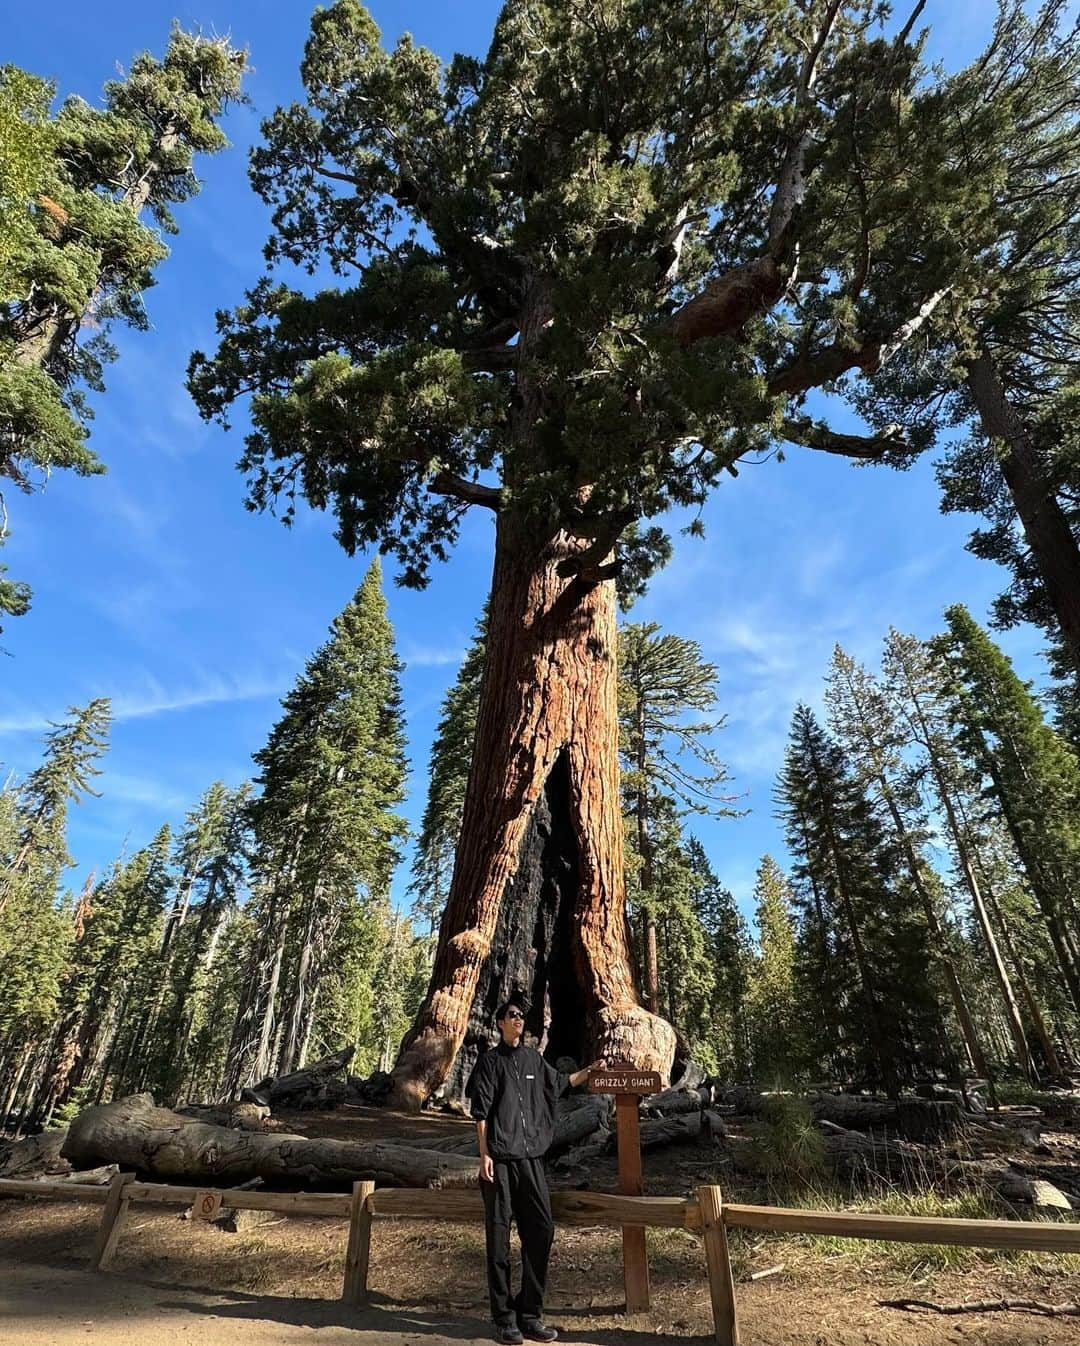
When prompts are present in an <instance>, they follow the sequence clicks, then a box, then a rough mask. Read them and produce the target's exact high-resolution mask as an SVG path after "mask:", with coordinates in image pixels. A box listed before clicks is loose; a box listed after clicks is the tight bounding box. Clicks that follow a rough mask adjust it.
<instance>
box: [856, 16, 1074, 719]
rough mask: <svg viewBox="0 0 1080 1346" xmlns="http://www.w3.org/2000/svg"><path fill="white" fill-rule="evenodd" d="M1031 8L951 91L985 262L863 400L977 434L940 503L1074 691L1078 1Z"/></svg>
mask: <svg viewBox="0 0 1080 1346" xmlns="http://www.w3.org/2000/svg"><path fill="white" fill-rule="evenodd" d="M1029 8H1030V7H1029V6H1028V5H1027V4H1025V3H1024V0H998V16H997V21H996V23H995V26H994V32H993V35H992V38H991V41H990V44H989V46H988V47H987V49H986V51H985V52H984V53H983V54H982V55H981V57H980V58H979V59H978V60H977V61H975V62H974V63H973V64H972V65H971V66H970V67H969V68H968V69H966V70H964V71H962V72H961V73H960V74H958V75H956V76H954V77H953V78H952V79H951V80H949V81H948V84H947V88H946V90H945V93H944V103H943V107H942V116H941V129H942V132H943V135H944V137H945V141H946V142H947V141H949V140H950V139H951V140H952V142H953V143H952V147H951V149H949V150H948V151H947V158H948V161H949V162H950V165H951V171H952V172H955V173H957V174H960V175H963V176H965V177H966V178H967V179H968V180H969V181H971V182H976V181H977V182H979V183H980V184H981V186H982V189H983V191H984V193H985V196H984V210H983V211H982V212H981V218H979V219H977V220H972V221H971V222H970V224H969V225H967V226H965V229H966V231H967V232H968V237H969V239H971V240H972V241H973V242H974V240H975V239H976V238H977V237H979V236H981V237H982V238H983V239H984V240H987V241H989V244H990V246H989V249H988V251H987V252H986V262H985V266H983V267H982V268H981V269H979V270H976V272H974V273H971V274H969V275H968V277H966V278H960V279H959V283H958V284H957V285H956V286H955V287H954V288H952V289H951V291H950V293H949V295H948V296H947V297H946V299H945V301H944V302H943V303H942V304H941V305H940V306H939V308H938V310H937V311H936V313H935V314H934V315H933V317H932V318H931V320H930V321H929V322H928V323H927V324H926V326H925V328H924V333H925V337H926V341H925V343H924V344H923V347H922V349H920V350H919V351H918V352H915V351H914V350H911V349H910V348H908V349H907V350H905V351H901V352H898V355H897V358H896V359H895V360H894V361H892V362H891V364H890V365H889V367H888V369H887V370H886V371H885V372H884V374H883V375H882V376H879V377H877V378H874V379H873V380H871V384H870V386H869V387H867V388H866V389H865V391H864V393H863V395H862V396H861V397H860V398H858V399H857V400H858V405H859V407H860V409H861V410H862V411H863V412H864V414H866V415H867V417H868V418H869V419H870V420H871V422H872V423H874V424H877V425H879V426H884V425H889V426H892V427H895V426H896V425H897V424H906V425H909V426H911V427H912V430H911V432H910V433H909V435H908V439H909V443H910V444H911V445H912V447H914V448H915V449H921V448H925V447H926V445H927V444H928V442H929V441H930V439H931V438H932V437H933V435H934V434H935V433H937V432H941V431H950V430H951V429H952V428H953V427H956V426H961V427H963V428H964V429H965V430H966V431H967V432H968V433H967V434H966V435H962V436H960V437H956V436H953V435H950V440H951V441H952V442H951V443H950V444H949V445H948V447H947V449H946V453H945V456H944V458H943V459H942V461H941V462H940V463H939V464H938V477H939V482H940V484H941V487H942V506H943V508H944V509H945V510H946V511H966V512H970V513H974V514H980V515H982V516H983V519H984V520H985V523H984V524H983V525H980V527H978V528H977V529H975V531H974V532H973V533H972V535H971V537H970V540H969V542H968V548H969V550H970V551H972V552H974V553H975V555H976V556H981V557H986V558H987V559H990V560H994V561H997V562H998V563H999V564H1001V565H1003V566H1005V567H1007V568H1008V570H1009V571H1010V572H1011V579H1010V584H1009V587H1008V589H1007V590H1006V591H1005V593H1003V594H1002V595H1001V597H1000V598H999V599H998V601H997V602H996V604H995V606H994V614H995V622H996V623H1000V624H1001V625H1005V626H1011V625H1014V624H1015V623H1017V622H1019V621H1033V622H1036V623H1037V624H1038V625H1040V626H1042V627H1043V629H1044V630H1046V631H1047V633H1048V634H1049V635H1050V637H1051V639H1052V641H1053V642H1054V643H1055V644H1056V646H1057V647H1058V649H1059V655H1060V661H1061V665H1062V671H1063V672H1065V670H1066V669H1067V671H1068V675H1069V679H1070V682H1071V683H1072V687H1073V694H1074V695H1075V689H1076V685H1077V679H1078V677H1080V513H1078V511H1077V507H1076V503H1075V502H1076V488H1077V486H1078V484H1080V476H1078V469H1077V464H1078V462H1080V457H1078V454H1077V441H1076V432H1075V425H1076V416H1075V401H1076V380H1075V369H1076V365H1077V361H1078V359H1080V339H1078V334H1077V329H1076V322H1075V312H1076V303H1077V299H1078V297H1080V223H1078V222H1080V136H1078V134H1077V111H1076V109H1077V103H1078V95H1080V33H1078V31H1077V29H1076V26H1075V23H1074V22H1073V18H1072V16H1071V15H1070V13H1069V6H1068V4H1067V3H1066V0H1044V2H1043V3H1042V4H1040V6H1039V7H1038V9H1037V10H1036V11H1035V12H1034V13H1029ZM905 284H906V282H901V284H900V286H899V287H898V289H897V291H896V297H897V302H903V301H904V297H905V295H904V286H905ZM900 461H901V462H902V463H906V462H907V461H910V459H908V458H907V457H906V456H904V455H901V457H900Z"/></svg>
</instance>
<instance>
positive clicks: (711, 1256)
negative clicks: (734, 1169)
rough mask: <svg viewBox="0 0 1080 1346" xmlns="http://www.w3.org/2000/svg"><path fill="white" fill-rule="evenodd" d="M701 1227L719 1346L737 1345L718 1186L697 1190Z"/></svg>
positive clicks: (734, 1310)
mask: <svg viewBox="0 0 1080 1346" xmlns="http://www.w3.org/2000/svg"><path fill="white" fill-rule="evenodd" d="M697 1195H698V1205H699V1206H700V1208H701V1228H702V1232H703V1233H704V1235H705V1262H706V1265H707V1266H708V1269H709V1297H710V1298H711V1300H712V1311H713V1325H714V1327H715V1329H716V1340H717V1343H718V1346H739V1319H738V1315H737V1313H736V1309H735V1281H734V1279H733V1277H732V1274H731V1257H730V1256H729V1254H728V1241H727V1230H726V1229H725V1228H724V1202H723V1196H722V1193H721V1191H720V1188H719V1187H699V1188H698V1189H697Z"/></svg>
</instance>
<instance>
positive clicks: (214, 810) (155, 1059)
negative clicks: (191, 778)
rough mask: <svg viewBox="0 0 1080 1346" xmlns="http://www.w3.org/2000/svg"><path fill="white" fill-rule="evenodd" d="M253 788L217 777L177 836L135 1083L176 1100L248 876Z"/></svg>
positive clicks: (165, 1098)
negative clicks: (224, 940)
mask: <svg viewBox="0 0 1080 1346" xmlns="http://www.w3.org/2000/svg"><path fill="white" fill-rule="evenodd" d="M249 793H250V787H249V786H248V785H246V784H245V785H242V786H240V787H239V788H238V789H236V790H230V789H228V788H227V787H226V786H225V784H224V783H223V782H222V781H215V782H214V784H213V785H211V786H210V788H209V789H208V790H207V791H206V793H205V794H204V795H203V797H202V799H201V800H200V801H199V804H198V806H197V807H196V808H195V809H193V810H192V811H191V812H190V813H189V814H188V816H187V819H186V822H185V826H184V828H183V830H182V831H181V832H180V834H179V836H178V837H177V838H176V843H175V846H174V850H173V857H172V860H173V866H174V869H175V870H176V871H177V877H176V881H175V884H174V887H173V890H172V902H171V903H170V906H169V909H168V911H167V913H166V916H165V922H164V927H163V930H162V938H161V947H160V950H157V951H156V960H155V961H156V963H157V966H158V969H159V971H158V985H157V993H156V995H155V997H154V1000H153V1004H152V1007H151V1009H150V1012H149V1014H148V1017H147V1021H146V1023H145V1025H144V1029H143V1040H142V1045H141V1047H140V1050H139V1052H138V1055H137V1058H136V1059H137V1064H138V1074H137V1078H133V1079H132V1080H131V1081H130V1083H131V1087H132V1088H133V1089H134V1088H137V1089H139V1090H147V1091H149V1092H150V1093H152V1094H154V1096H155V1097H156V1098H159V1099H162V1100H166V1101H175V1100H176V1098H177V1096H178V1094H179V1092H180V1090H181V1088H182V1086H183V1083H184V1081H185V1080H186V1079H187V1078H189V1076H190V1073H191V1067H192V1062H191V1060H190V1057H189V1052H190V1045H191V1039H192V1036H193V1034H194V1033H196V1032H197V1031H198V1028H199V1026H200V1025H201V1024H202V1023H203V1021H204V1019H205V1014H206V999H207V996H208V995H209V994H212V991H211V988H210V986H209V985H208V980H209V977H210V973H211V969H212V968H213V966H214V963H215V961H216V958H217V954H218V949H219V946H220V943H221V940H222V938H223V936H224V934H225V931H226V929H227V927H228V925H229V922H230V921H231V919H232V918H233V915H234V914H235V911H236V907H237V903H238V900H239V897H240V894H241V891H242V888H243V885H244V881H245V866H246V847H247V835H246V832H247V805H248V796H249Z"/></svg>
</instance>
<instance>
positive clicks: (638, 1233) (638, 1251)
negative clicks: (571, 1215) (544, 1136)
mask: <svg viewBox="0 0 1080 1346" xmlns="http://www.w3.org/2000/svg"><path fill="white" fill-rule="evenodd" d="M662 1088H663V1082H662V1081H661V1079H660V1075H659V1072H657V1071H655V1070H635V1069H634V1068H633V1066H626V1067H625V1068H624V1067H621V1066H616V1067H612V1068H609V1069H607V1070H592V1071H590V1072H589V1093H591V1094H614V1095H615V1136H616V1140H617V1141H618V1146H619V1186H620V1188H621V1189H622V1192H623V1195H624V1196H641V1195H642V1182H641V1131H640V1130H639V1128H638V1098H639V1097H640V1096H641V1095H642V1094H657V1093H659V1092H660V1090H661V1089H662ZM622 1239H623V1244H622V1247H623V1284H624V1285H625V1287H626V1310H627V1312H628V1313H639V1312H641V1311H642V1310H643V1309H647V1308H648V1307H649V1262H648V1258H647V1257H646V1254H645V1226H644V1225H632V1224H631V1225H627V1224H624V1225H623V1227H622Z"/></svg>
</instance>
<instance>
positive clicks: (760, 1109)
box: [714, 1084, 967, 1144]
mask: <svg viewBox="0 0 1080 1346" xmlns="http://www.w3.org/2000/svg"><path fill="white" fill-rule="evenodd" d="M783 1097H792V1098H800V1099H801V1100H802V1101H803V1102H805V1103H806V1105H807V1107H808V1108H809V1109H810V1112H811V1114H812V1115H813V1117H814V1120H815V1121H818V1122H822V1121H825V1122H834V1123H835V1124H836V1125H838V1126H842V1127H844V1129H845V1130H849V1131H883V1130H885V1129H887V1128H888V1129H891V1130H895V1131H897V1132H898V1133H899V1134H900V1136H901V1137H902V1138H903V1139H904V1140H913V1141H921V1142H922V1143H924V1144H927V1143H932V1142H939V1141H942V1140H946V1139H951V1138H952V1137H954V1136H957V1135H959V1134H960V1133H961V1132H962V1131H963V1130H964V1128H965V1126H966V1124H967V1123H966V1119H965V1116H964V1111H963V1109H962V1108H961V1107H960V1106H959V1105H958V1104H957V1103H955V1102H952V1101H947V1100H943V1099H929V1098H913V1097H905V1098H901V1099H899V1100H896V1099H880V1098H868V1097H864V1096H863V1095H860V1094H829V1093H822V1092H818V1093H809V1094H803V1095H783V1094H772V1093H761V1092H760V1091H758V1090H755V1089H751V1088H748V1087H747V1086H746V1085H742V1084H738V1085H734V1086H731V1087H729V1088H726V1089H719V1090H716V1091H715V1094H714V1101H715V1102H716V1103H719V1104H722V1105H724V1106H727V1107H731V1108H734V1109H735V1112H736V1114H737V1115H741V1116H746V1117H762V1116H764V1115H765V1114H766V1112H767V1111H768V1108H769V1106H770V1100H771V1099H774V1098H783Z"/></svg>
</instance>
